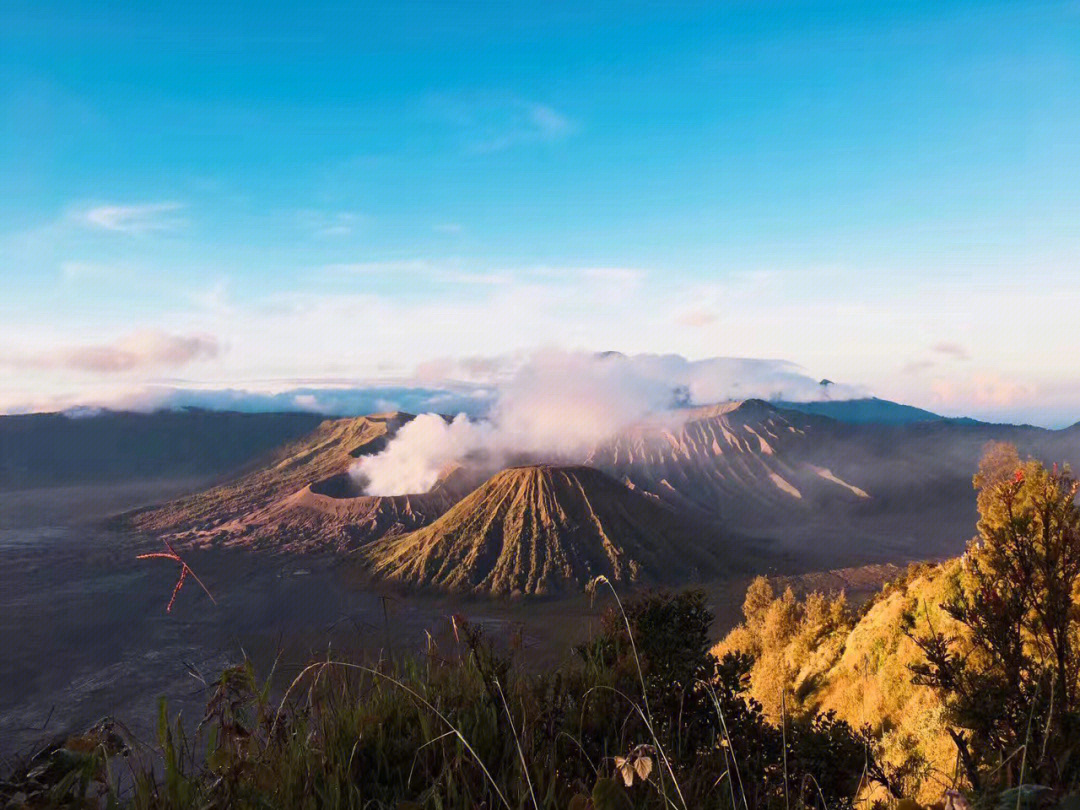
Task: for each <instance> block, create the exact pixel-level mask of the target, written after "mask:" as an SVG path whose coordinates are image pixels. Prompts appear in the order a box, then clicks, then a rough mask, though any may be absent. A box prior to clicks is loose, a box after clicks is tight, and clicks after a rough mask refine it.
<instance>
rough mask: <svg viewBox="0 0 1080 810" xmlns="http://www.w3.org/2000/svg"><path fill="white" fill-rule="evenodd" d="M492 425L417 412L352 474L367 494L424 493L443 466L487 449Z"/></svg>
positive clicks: (463, 418)
mask: <svg viewBox="0 0 1080 810" xmlns="http://www.w3.org/2000/svg"><path fill="white" fill-rule="evenodd" d="M494 434H495V428H494V425H493V424H492V423H491V422H488V421H486V420H477V421H471V420H470V419H469V418H468V417H467V416H465V414H458V415H457V416H456V417H455V418H454V420H453V421H451V422H447V421H446V419H444V418H443V417H441V416H439V415H438V414H434V413H425V414H420V416H417V417H416V418H415V419H413V420H412V421H411V422H409V423H408V424H406V425H403V426H402V428H401V429H400V430H399V431H398V432H397V435H396V436H395V437H394V440H393V442H391V443H390V445H389V446H388V447H387V448H386V449H385V450H384V451H383V452H381V453H379V454H377V455H374V456H371V457H370V458H366V459H364V460H363V461H361V462H359V463H357V464H356V465H355V466H354V467H353V469H352V473H353V475H354V476H355V477H357V478H358V479H360V480H361V481H363V482H366V483H365V487H364V489H365V491H366V492H367V493H368V494H369V495H398V494H406V493H413V492H427V491H428V490H429V489H431V488H432V487H433V486H434V485H435V482H436V481H437V480H438V479H439V474H440V473H441V472H442V471H443V470H444V469H446V467H447V465H449V464H452V463H454V462H456V461H460V460H462V459H467V458H468V457H469V456H471V455H474V454H476V453H477V452H480V451H483V450H485V449H487V448H488V447H489V446H490V445H491V444H492V441H493V439H494Z"/></svg>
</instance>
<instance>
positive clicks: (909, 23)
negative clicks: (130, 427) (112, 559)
mask: <svg viewBox="0 0 1080 810" xmlns="http://www.w3.org/2000/svg"><path fill="white" fill-rule="evenodd" d="M1077 99H1080V3H1078V2H1076V1H1075V0H1072V1H1071V2H1052V3H1041V2H1030V3H1023V2H1008V3H995V2H981V3H957V2H945V1H944V0H939V1H938V2H926V3H923V2H907V3H892V2H890V3H881V2H868V3H844V2H837V3H815V2H799V0H792V2H784V3H773V2H768V1H767V0H754V2H739V3H734V2H721V1H720V0H712V2H707V3H696V2H679V1H678V0H668V2H650V3H638V2H598V3H578V2H575V3H561V2H552V0H546V1H545V2H535V3H534V2H517V3H508V2H505V0H501V1H500V2H490V3H489V2H469V3H446V2H440V3H425V2H409V3H386V2H380V3H365V2H350V3H327V2H321V0H311V2H305V3H292V4H279V3H259V4H245V3H222V2H214V3H202V2H173V3H151V2H147V3H120V2H101V1H100V0H99V1H98V2H51V3H40V2H23V0H6V2H4V3H3V4H2V5H0V191H2V193H0V285H2V286H0V411H8V412H11V411H23V410H40V409H54V408H63V407H72V406H76V405H93V404H112V405H124V404H131V403H145V402H149V401H154V402H159V401H167V400H168V396H166V394H163V393H162V392H170V391H171V392H176V391H185V392H189V393H190V392H194V391H197V392H201V393H200V394H199V396H200V397H201V398H202V399H201V400H200V401H203V402H206V403H213V402H218V401H227V400H228V398H229V397H232V398H233V399H235V398H236V397H237V396H239V394H238V393H237V392H241V393H245V392H246V393H248V394H251V395H252V396H254V395H255V394H259V395H269V396H270V400H268V401H278V400H275V399H273V397H275V396H279V395H283V393H284V395H288V392H291V391H294V390H302V391H303V392H304V393H302V394H296V396H304V397H310V396H312V394H311V392H312V391H316V392H317V391H319V390H323V389H335V390H346V391H347V390H352V389H360V388H363V387H364V386H370V385H372V384H384V385H396V386H404V387H406V388H408V387H410V386H418V385H421V384H423V385H431V386H433V387H435V388H438V387H440V386H442V385H443V384H445V383H447V382H448V381H450V382H454V381H457V382H462V378H468V377H469V374H470V373H472V372H468V371H466V372H465V373H462V372H461V370H462V369H463V368H464V369H466V370H468V369H473V371H475V369H476V368H480V367H484V368H490V367H491V366H492V363H494V360H492V358H507V357H521V356H522V354H523V353H528V352H530V351H533V350H536V349H537V348H545V349H551V348H553V347H554V348H559V349H566V350H581V351H585V352H592V351H603V350H618V351H622V352H627V353H630V354H641V353H648V354H676V355H680V356H682V357H685V358H688V359H689V360H690V361H698V360H703V359H705V358H710V357H727V358H754V359H761V360H764V361H770V362H772V363H777V362H779V361H784V363H786V364H794V366H795V367H798V368H799V369H801V370H803V372H804V373H805V375H806V377H807V378H808V379H817V378H820V377H828V378H829V379H831V380H836V381H840V382H842V383H844V384H846V385H849V386H851V387H852V388H851V390H858V391H864V392H867V393H870V394H873V395H877V396H881V397H886V398H890V399H896V400H900V401H903V402H906V403H910V404H914V405H918V406H921V407H926V408H930V409H931V410H935V411H937V412H939V413H944V414H948V415H961V414H963V415H973V416H978V417H981V418H990V419H1001V420H1013V421H1015V420H1021V421H1029V422H1034V423H1037V424H1046V425H1051V426H1060V425H1065V424H1071V423H1073V422H1076V421H1077V420H1080V365H1078V362H1077V358H1076V355H1077V350H1078V349H1080V317H1078V312H1080V104H1078V103H1077ZM785 367H786V366H785ZM432 369H442V370H443V372H442V373H443V377H444V378H438V377H439V375H437V374H434V373H433V372H432ZM424 370H427V373H424ZM452 371H453V372H454V373H456V374H457V376H456V377H454V374H452V373H451V372H452ZM451 378H453V379H451ZM470 381H471V382H475V380H470V379H464V382H470ZM147 392H151V393H149V394H148V393H147ZM155 392H156V393H155ZM155 397H156V399H155ZM215 397H217V399H215ZM304 401H309V400H304Z"/></svg>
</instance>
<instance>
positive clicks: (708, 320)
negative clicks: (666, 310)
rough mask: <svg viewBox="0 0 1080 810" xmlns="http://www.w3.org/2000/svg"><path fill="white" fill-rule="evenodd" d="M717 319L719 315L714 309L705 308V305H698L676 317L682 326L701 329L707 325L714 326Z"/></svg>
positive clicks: (676, 320)
mask: <svg viewBox="0 0 1080 810" xmlns="http://www.w3.org/2000/svg"><path fill="white" fill-rule="evenodd" d="M717 320H718V317H717V315H716V313H715V312H713V311H712V310H710V309H705V308H704V307H697V308H695V309H690V310H687V311H686V312H682V313H680V314H679V315H678V316H677V317H676V319H675V322H676V323H678V324H679V325H680V326H689V327H692V328H698V329H701V328H704V327H706V326H712V325H713V324H714V323H716V321H717Z"/></svg>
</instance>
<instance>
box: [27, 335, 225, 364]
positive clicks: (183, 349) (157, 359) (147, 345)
mask: <svg viewBox="0 0 1080 810" xmlns="http://www.w3.org/2000/svg"><path fill="white" fill-rule="evenodd" d="M219 352H220V347H219V345H218V342H217V340H216V339H215V338H213V337H210V336H207V335H190V336H184V335H171V334H168V333H165V332H159V331H155V330H143V331H139V332H134V333H132V334H131V335H128V336H127V337H124V338H121V339H120V340H117V341H114V342H112V343H101V344H95V345H86V346H64V347H60V348H56V349H49V350H45V351H40V352H36V353H30V354H23V355H19V354H17V353H9V354H8V356H7V365H10V366H14V367H17V368H20V369H39V370H52V369H65V370H69V371H85V372H93V373H99V374H114V373H118V372H123V371H134V370H139V369H152V368H178V367H180V366H185V365H188V364H189V363H193V362H195V361H197V360H210V359H213V358H215V357H217V356H218V354H219Z"/></svg>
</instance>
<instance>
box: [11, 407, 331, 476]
mask: <svg viewBox="0 0 1080 810" xmlns="http://www.w3.org/2000/svg"><path fill="white" fill-rule="evenodd" d="M324 419H325V417H324V416H319V415H317V414H310V413H233V412H228V411H205V410H199V409H184V410H175V411H174V410H169V411H157V412H155V413H127V412H114V411H104V412H97V413H92V414H87V415H65V414H61V413H42V414H25V415H14V416H0V490H4V489H28V488H31V487H48V486H60V485H67V484H84V483H111V482H119V481H131V480H133V479H162V478H179V477H188V476H199V477H212V476H214V475H220V474H223V473H227V472H232V471H235V470H236V469H237V468H238V467H240V466H242V465H243V464H245V463H248V462H250V461H251V460H252V459H254V458H257V457H258V456H260V455H262V454H263V453H266V452H268V451H270V450H272V449H273V448H275V447H277V446H279V445H280V444H282V443H283V442H287V441H289V440H291V439H295V438H297V437H299V436H303V435H305V434H307V433H310V432H311V431H312V430H314V429H315V428H316V427H318V425H319V423H320V422H322V421H323V420H324Z"/></svg>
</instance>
